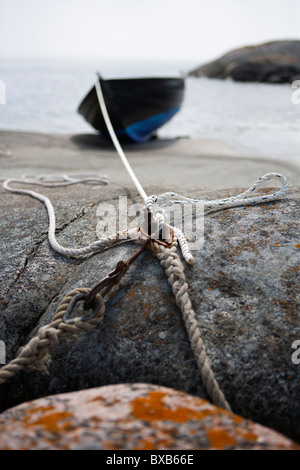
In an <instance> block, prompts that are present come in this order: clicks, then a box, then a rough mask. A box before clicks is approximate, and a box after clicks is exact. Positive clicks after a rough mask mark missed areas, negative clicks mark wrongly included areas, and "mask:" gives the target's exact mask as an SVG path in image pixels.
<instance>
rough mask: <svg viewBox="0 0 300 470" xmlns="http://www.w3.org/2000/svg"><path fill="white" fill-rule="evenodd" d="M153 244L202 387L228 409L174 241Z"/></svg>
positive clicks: (214, 400)
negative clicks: (213, 368)
mask: <svg viewBox="0 0 300 470" xmlns="http://www.w3.org/2000/svg"><path fill="white" fill-rule="evenodd" d="M154 245H155V249H156V256H157V258H158V259H159V260H160V264H161V265H162V266H163V268H164V269H165V271H166V274H167V278H168V282H169V284H170V286H171V288H172V292H173V294H174V296H175V299H176V305H177V306H178V307H179V308H180V310H181V313H182V316H183V319H184V323H185V327H186V330H187V333H188V337H189V341H190V344H191V348H192V350H193V353H194V356H195V359H196V362H197V366H198V368H199V370H200V373H201V377H202V381H203V384H204V387H205V388H206V390H207V393H208V395H209V397H210V398H211V400H212V402H213V403H214V404H215V405H216V406H220V407H222V408H225V409H227V410H229V411H230V406H229V404H228V402H227V401H226V399H225V397H224V395H223V392H222V391H221V389H220V387H219V385H218V382H217V380H216V379H215V376H214V373H213V370H212V368H211V365H210V363H209V360H208V357H207V354H206V350H205V345H204V343H203V340H202V338H201V334H200V330H199V327H198V322H197V319H196V315H195V312H194V310H193V307H192V304H191V301H190V297H189V294H188V284H187V282H186V280H185V274H184V267H183V264H182V263H181V261H180V259H179V256H178V254H177V251H176V242H175V244H173V246H172V247H171V248H166V247H164V246H163V245H159V244H157V243H154Z"/></svg>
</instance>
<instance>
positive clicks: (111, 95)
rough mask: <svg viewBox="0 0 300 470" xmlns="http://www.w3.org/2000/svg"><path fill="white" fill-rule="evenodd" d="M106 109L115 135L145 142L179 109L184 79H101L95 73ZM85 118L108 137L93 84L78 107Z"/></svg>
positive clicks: (132, 140)
mask: <svg viewBox="0 0 300 470" xmlns="http://www.w3.org/2000/svg"><path fill="white" fill-rule="evenodd" d="M98 80H100V85H101V89H102V93H103V97H104V100H105V104H106V108H107V111H108V114H109V117H110V120H111V123H112V126H113V128H114V131H115V133H116V135H117V137H118V138H119V139H120V140H127V141H131V142H137V143H141V142H146V141H148V140H150V139H152V138H153V137H155V135H156V130H157V129H159V128H160V127H161V126H163V125H164V124H165V123H166V122H168V121H169V120H170V119H172V117H173V116H174V115H175V114H176V113H177V112H178V111H179V110H180V107H181V104H182V101H183V97H184V85H185V84H184V78H180V77H178V78H176V77H173V78H172V77H165V78H156V77H153V78H124V79H111V80H104V79H103V78H101V77H100V76H98ZM78 112H79V114H81V115H82V116H83V117H84V118H85V119H86V121H87V122H88V123H89V124H91V125H92V126H93V128H94V129H96V130H97V131H99V132H100V133H101V134H102V135H103V136H104V137H105V138H109V133H108V131H107V128H106V124H105V121H104V118H103V116H102V112H101V108H100V105H99V101H98V97H97V93H96V88H95V86H93V87H92V89H91V90H90V91H89V92H88V94H87V95H86V96H85V98H84V99H83V100H82V102H81V103H80V105H79V107H78Z"/></svg>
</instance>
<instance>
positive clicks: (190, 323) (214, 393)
mask: <svg viewBox="0 0 300 470" xmlns="http://www.w3.org/2000/svg"><path fill="white" fill-rule="evenodd" d="M95 88H96V92H97V96H98V99H99V104H100V107H101V110H102V114H103V117H104V119H105V122H106V125H107V128H108V130H109V133H110V135H111V138H112V140H113V143H114V145H115V148H116V150H117V152H118V154H119V156H120V158H121V160H122V162H123V163H124V165H125V167H126V169H127V171H128V173H129V175H130V176H131V178H132V180H133V182H134V184H135V186H136V188H137V190H138V191H139V193H140V195H141V197H142V198H143V200H144V203H145V211H150V212H151V213H152V209H153V206H154V204H158V205H159V207H160V211H159V212H158V214H157V215H156V218H155V217H154V219H155V221H156V224H157V226H158V228H159V230H161V229H162V228H163V227H164V225H166V222H165V216H164V207H166V206H169V205H172V204H192V205H199V204H202V205H203V206H204V209H205V210H208V211H209V212H210V211H213V210H219V209H225V208H229V207H237V206H244V205H254V204H260V203H266V202H270V201H275V200H278V199H280V198H282V197H283V196H284V195H285V193H286V191H287V189H288V184H287V180H286V178H285V177H284V176H283V175H281V174H279V173H268V174H267V175H264V176H262V177H261V178H259V179H258V180H257V181H256V182H255V183H254V184H253V185H252V186H251V187H250V188H249V189H248V190H246V191H244V192H243V193H241V194H239V195H237V196H231V197H228V198H224V199H217V200H212V201H208V200H200V199H192V198H188V197H184V196H181V195H179V194H176V193H173V192H167V193H163V194H162V195H160V196H155V195H153V196H150V197H148V196H147V194H146V193H145V191H144V189H143V188H142V186H141V184H140V183H139V181H138V179H137V178H136V176H135V174H134V172H133V170H132V168H131V167H130V165H129V162H128V160H127V158H126V156H125V154H124V152H123V150H122V148H121V146H120V144H119V142H118V139H117V137H116V135H115V133H114V130H113V127H112V125H111V122H110V119H109V116H108V113H107V110H106V106H105V102H104V98H103V94H102V90H101V86H100V81H97V82H96V84H95ZM270 179H277V180H280V181H281V187H280V189H279V190H278V191H275V192H274V193H272V194H265V195H261V196H259V195H256V196H253V193H254V192H256V191H257V190H258V188H259V187H260V186H262V185H263V184H265V183H266V182H267V181H269V180H270ZM15 182H18V183H25V184H38V185H41V186H51V187H53V186H66V185H70V184H76V183H94V184H106V179H105V178H103V177H84V178H77V179H76V178H70V177H68V176H64V177H63V178H62V179H61V180H59V181H58V180H56V179H55V178H54V181H53V179H52V181H49V180H47V179H46V180H45V177H44V175H42V177H40V178H39V179H34V178H21V179H8V180H6V181H5V182H4V184H3V187H4V188H5V189H6V190H8V191H11V192H15V193H20V194H27V195H29V196H31V197H34V198H35V199H38V200H40V201H41V202H43V203H44V204H45V206H46V209H47V211H48V217H49V230H48V239H49V243H50V245H51V246H52V248H53V249H54V250H55V251H57V252H59V253H61V254H63V255H65V256H75V257H84V256H87V255H88V254H91V253H94V252H95V251H99V250H102V249H104V248H107V247H108V246H113V245H114V244H116V243H118V242H120V241H122V242H124V241H126V240H127V239H128V238H127V239H126V238H124V235H126V234H127V235H129V232H128V231H125V232H119V233H117V234H116V235H115V236H113V237H111V238H106V239H101V240H97V241H96V242H93V243H92V244H91V245H88V246H87V247H84V248H78V249H73V248H67V247H63V246H62V245H60V244H59V243H58V242H57V240H56V238H55V226H56V222H55V213H54V209H53V206H52V204H51V201H50V200H49V199H48V198H47V197H46V196H43V195H41V194H39V193H36V192H34V191H31V190H25V189H17V188H12V187H11V186H9V184H10V183H15ZM169 228H171V230H173V234H174V238H173V240H172V243H171V244H169V245H168V244H167V245H166V244H162V243H160V242H159V241H158V240H154V241H152V242H151V246H152V250H153V251H154V253H155V254H156V256H157V258H158V259H159V261H160V263H161V265H162V266H163V267H164V269H165V271H166V274H167V278H168V282H169V284H170V286H171V288H172V292H173V294H174V296H175V299H176V304H177V306H178V307H179V308H180V310H181V313H182V316H183V319H184V323H185V327H186V330H187V333H188V337H189V341H190V344H191V348H192V350H193V353H194V355H195V358H196V362H197V365H198V368H199V370H200V373H201V377H202V380H203V384H204V386H205V387H206V390H207V392H208V394H209V396H210V398H211V399H212V401H213V403H215V404H216V405H217V406H221V407H224V408H226V409H228V410H230V406H229V404H228V402H227V401H226V399H225V397H224V395H223V393H222V391H221V389H220V387H219V385H218V382H217V380H216V378H215V376H214V373H213V371H212V368H211V366H210V363H209V360H208V357H207V354H206V350H205V346H204V343H203V340H202V338H201V334H200V330H199V327H198V323H197V319H196V315H195V312H194V310H193V308H192V304H191V301H190V298H189V294H188V285H187V282H186V279H185V274H184V267H183V264H182V263H181V261H180V259H179V256H178V254H177V250H176V248H177V243H179V246H180V248H181V251H182V254H183V257H184V259H185V260H186V262H188V263H190V264H193V263H194V262H195V261H194V258H193V256H192V255H191V253H190V250H189V248H188V244H187V240H186V237H185V235H184V234H183V233H182V232H181V231H180V230H179V229H178V228H176V227H169ZM139 229H140V227H137V228H136V229H134V230H133V231H132V233H131V234H132V235H133V234H135V235H136V237H135V239H139V240H142V239H143V238H144V237H143V236H142V234H141V232H140V230H139ZM159 230H158V231H159ZM149 235H150V234H149ZM129 239H132V237H130V238H129ZM108 278H109V276H108ZM105 281H107V278H105ZM100 284H101V282H100ZM90 291H91V290H90V289H76V290H74V291H72V292H69V293H68V294H67V295H66V296H65V297H64V299H63V300H62V302H61V303H60V305H59V307H58V309H57V311H56V314H55V316H54V318H53V320H52V322H51V323H50V324H49V325H46V326H44V327H41V328H40V329H39V331H38V334H37V336H35V337H34V338H32V339H31V340H30V341H29V343H28V344H27V345H26V346H25V347H23V348H22V349H21V350H20V351H19V353H18V354H17V357H16V358H15V359H13V360H12V361H11V362H10V363H9V364H7V365H6V366H4V367H2V369H1V370H0V384H1V383H4V382H5V381H6V380H7V379H8V378H10V377H12V376H13V375H14V374H16V373H17V372H18V371H19V370H20V369H22V368H23V367H25V366H32V365H34V364H37V365H38V366H39V367H41V366H45V361H47V359H48V351H49V349H50V348H52V347H54V346H55V345H56V344H57V343H58V341H59V339H60V338H61V337H63V336H64V335H70V334H77V333H80V332H81V331H87V330H89V329H91V328H93V327H94V326H95V325H96V324H98V323H99V321H101V319H102V318H103V314H104V310H105V307H104V302H103V298H102V296H101V295H100V294H99V293H97V302H98V303H99V305H100V308H99V311H98V313H97V315H95V316H94V317H92V318H90V319H85V320H84V321H83V320H82V321H81V320H80V318H81V317H80V318H79V319H74V321H73V322H71V323H70V322H66V321H64V319H63V317H64V315H65V313H66V311H67V310H68V307H69V305H70V303H72V299H73V298H74V297H75V296H76V295H78V294H86V293H87V292H90Z"/></svg>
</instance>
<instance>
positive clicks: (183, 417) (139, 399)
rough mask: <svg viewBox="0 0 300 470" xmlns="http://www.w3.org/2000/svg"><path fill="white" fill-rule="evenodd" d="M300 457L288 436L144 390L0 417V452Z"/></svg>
mask: <svg viewBox="0 0 300 470" xmlns="http://www.w3.org/2000/svg"><path fill="white" fill-rule="evenodd" d="M21 449H23V450H75V449H81V450H84V449H86V450H88V449H94V450H96V449H98V450H121V449H123V450H124V449H126V450H163V449H164V450H166V449H167V450H172V449H173V450H174V449H188V450H201V449H207V450H232V449H234V450H300V447H299V446H298V445H297V444H295V443H294V442H292V441H291V440H290V439H288V438H286V437H285V436H283V435H281V434H279V433H277V432H275V431H273V430H270V429H268V428H266V427H264V426H261V425H258V424H256V423H253V422H252V421H249V420H246V419H243V418H241V417H240V416H238V415H235V414H232V413H229V412H228V411H225V410H223V409H221V408H217V407H215V406H213V405H211V404H210V403H209V402H207V401H206V400H204V399H201V398H198V397H194V396H191V395H188V394H186V393H184V392H179V391H176V390H173V389H169V388H166V387H159V386H154V385H149V384H124V385H110V386H106V387H99V388H93V389H89V390H84V391H79V392H73V393H67V394H60V395H52V396H48V397H45V398H41V399H38V400H35V401H31V402H27V403H23V404H21V405H19V406H17V407H15V408H11V409H9V410H7V411H5V412H4V413H2V414H1V415H0V450H21Z"/></svg>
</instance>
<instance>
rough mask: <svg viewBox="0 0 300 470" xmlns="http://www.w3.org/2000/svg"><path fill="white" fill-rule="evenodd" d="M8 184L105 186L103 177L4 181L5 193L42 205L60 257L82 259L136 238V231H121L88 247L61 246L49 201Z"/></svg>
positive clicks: (11, 179) (51, 239)
mask: <svg viewBox="0 0 300 470" xmlns="http://www.w3.org/2000/svg"><path fill="white" fill-rule="evenodd" d="M10 183H22V184H33V185H38V186H46V187H51V188H53V187H58V186H69V185H73V184H78V183H89V184H91V183H95V184H106V180H105V178H104V177H86V178H80V179H75V178H70V177H68V176H64V177H63V180H62V181H52V182H49V181H48V182H47V181H45V180H43V179H42V178H41V177H39V178H38V179H35V178H15V179H13V178H10V179H7V180H6V181H4V183H3V188H4V189H6V190H7V191H10V192H12V193H17V194H26V195H27V196H31V197H33V198H34V199H38V200H39V201H41V202H43V203H44V205H45V207H46V209H47V212H48V219H49V226H48V240H49V243H50V245H51V247H52V248H53V250H55V251H56V252H57V253H60V254H61V255H64V256H69V257H76V258H83V257H86V256H89V255H91V254H93V253H96V252H98V251H101V250H104V249H106V248H109V247H111V246H114V245H116V244H118V243H123V242H126V241H129V240H131V239H133V238H137V237H138V234H137V231H136V229H133V230H130V231H129V230H123V231H120V232H118V233H116V234H114V235H113V236H111V237H106V238H100V239H99V240H96V241H94V242H93V243H91V244H90V245H87V246H85V247H82V248H68V247H65V246H62V245H61V244H60V243H59V242H58V241H57V239H56V236H55V230H56V218H55V212H54V208H53V205H52V203H51V201H50V199H49V198H47V197H46V196H44V195H42V194H40V193H37V192H35V191H32V190H30V189H21V188H12V187H11V186H10Z"/></svg>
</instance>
